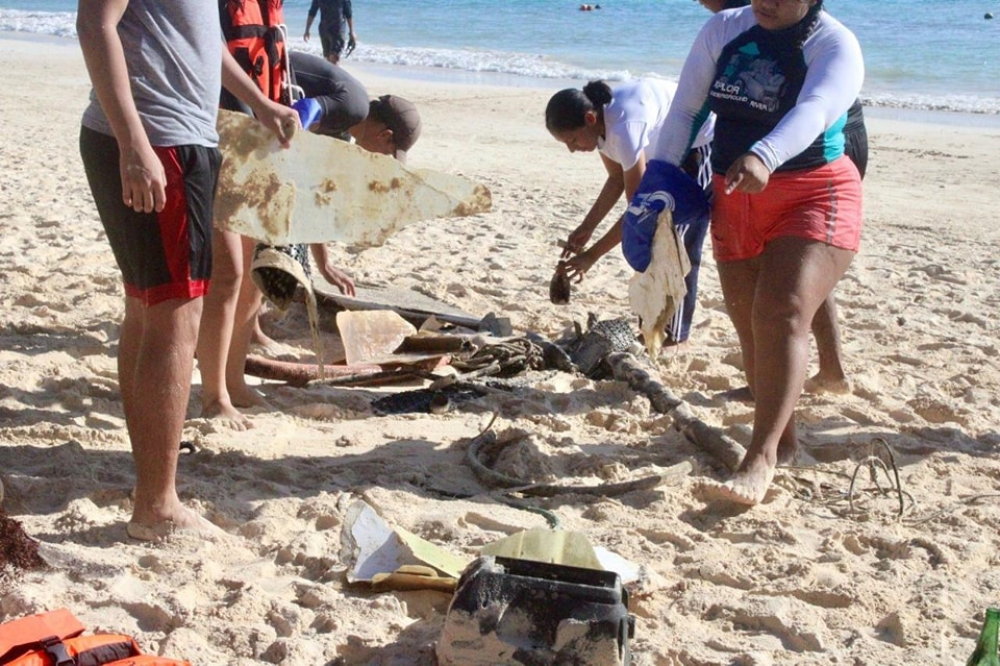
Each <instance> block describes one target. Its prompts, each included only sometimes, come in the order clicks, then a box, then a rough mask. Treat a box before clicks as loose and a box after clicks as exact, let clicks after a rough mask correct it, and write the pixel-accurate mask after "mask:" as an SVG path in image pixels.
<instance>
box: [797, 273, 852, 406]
mask: <svg viewBox="0 0 1000 666" xmlns="http://www.w3.org/2000/svg"><path fill="white" fill-rule="evenodd" d="M812 332H813V335H814V336H815V337H816V349H817V351H818V352H819V372H818V373H817V374H816V375H815V376H814V377H812V378H811V379H809V381H807V382H806V391H808V392H810V393H817V392H822V391H827V392H830V393H850V391H851V384H850V382H848V381H847V374H846V373H845V372H844V365H843V363H842V360H841V350H840V328H839V326H838V325H837V301H836V299H835V298H834V296H833V294H832V293H831V294H830V295H829V296H827V298H826V300H825V301H823V305H821V306H820V308H819V310H817V311H816V316H815V317H813V322H812Z"/></svg>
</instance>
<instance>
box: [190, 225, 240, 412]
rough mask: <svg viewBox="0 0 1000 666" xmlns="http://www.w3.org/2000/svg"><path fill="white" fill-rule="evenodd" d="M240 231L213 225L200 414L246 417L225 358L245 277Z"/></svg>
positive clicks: (201, 346) (200, 349) (200, 347)
mask: <svg viewBox="0 0 1000 666" xmlns="http://www.w3.org/2000/svg"><path fill="white" fill-rule="evenodd" d="M242 243H243V242H242V239H241V237H240V235H239V234H235V233H233V232H231V231H224V230H222V229H219V228H215V229H213V233H212V255H213V259H212V282H211V286H210V287H209V290H208V295H207V296H206V297H205V307H204V311H203V313H202V316H201V331H200V334H199V336H198V368H199V370H200V371H201V383H202V393H201V415H202V416H204V417H208V418H213V417H220V418H225V419H233V420H236V421H245V420H246V419H245V417H244V416H243V415H242V414H240V413H239V411H237V409H236V407H234V406H233V402H232V399H231V398H230V395H229V390H228V389H227V388H226V359H227V358H228V357H229V348H230V345H231V343H232V338H233V321H234V318H235V316H236V302H237V299H238V298H239V291H240V282H241V281H242V279H243V266H244V263H243V244H242Z"/></svg>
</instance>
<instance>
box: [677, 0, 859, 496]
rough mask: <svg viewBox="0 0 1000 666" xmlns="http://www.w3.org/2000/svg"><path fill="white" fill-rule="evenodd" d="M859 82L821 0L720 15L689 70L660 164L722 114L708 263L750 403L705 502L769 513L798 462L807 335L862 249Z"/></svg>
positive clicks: (847, 43) (840, 32) (771, 3)
mask: <svg viewBox="0 0 1000 666" xmlns="http://www.w3.org/2000/svg"><path fill="white" fill-rule="evenodd" d="M863 80H864V61H863V58H862V55H861V48H860V46H859V45H858V41H857V39H856V38H855V37H854V35H853V34H852V33H851V32H850V31H849V30H848V29H847V28H846V27H844V26H843V25H842V24H841V23H840V22H838V21H837V20H836V19H834V18H833V17H832V16H830V15H829V14H828V13H827V12H825V11H823V1H822V0H752V2H751V6H750V7H744V8H741V9H736V10H730V11H725V12H721V13H719V14H716V15H715V16H713V17H712V18H711V19H709V21H708V23H706V25H705V27H704V28H702V30H701V32H700V33H699V35H698V37H697V39H696V40H695V44H694V45H693V46H692V48H691V52H690V54H689V55H688V57H687V59H686V61H685V63H684V67H683V69H682V72H681V78H680V83H679V85H678V94H677V96H676V97H675V99H674V103H673V104H672V105H671V108H670V113H669V115H668V116H667V121H666V125H665V128H664V131H663V133H662V134H661V142H662V143H661V146H660V150H659V151H658V152H659V153H660V154H663V155H664V156H665V159H666V161H668V162H670V163H672V164H679V163H680V161H681V159H683V157H684V155H685V154H686V153H687V151H688V149H689V146H688V142H689V140H688V139H687V138H686V137H690V136H692V135H693V129H694V127H695V124H696V122H697V120H698V119H699V118H701V117H702V115H703V114H704V113H705V112H706V110H711V111H713V112H714V113H715V114H716V126H715V138H714V140H713V144H712V170H713V183H712V184H713V190H714V199H713V207H712V223H711V225H712V226H711V234H712V250H713V254H714V255H715V259H716V262H717V264H718V270H719V280H720V283H721V285H722V293H723V297H724V299H725V303H726V311H727V313H728V314H729V318H730V320H731V321H732V322H733V325H734V327H735V329H736V333H737V335H738V336H739V340H740V348H741V351H742V355H743V364H744V369H745V371H746V375H747V380H748V382H749V385H750V389H751V391H752V392H753V395H754V398H755V402H754V425H753V434H752V435H751V441H750V446H749V448H748V450H747V454H746V456H745V457H744V459H743V461H742V463H741V464H740V468H739V469H738V470H737V472H736V473H735V474H734V475H733V478H732V479H730V480H729V481H727V482H726V483H724V484H718V485H709V486H707V488H706V491H707V492H706V494H707V496H708V497H710V498H717V499H723V500H728V501H732V502H737V503H741V504H757V503H759V502H761V501H763V500H764V498H765V496H766V494H767V490H768V488H769V487H770V484H771V480H772V479H773V477H774V473H775V467H776V465H777V464H778V463H779V462H783V461H789V460H791V459H793V458H794V456H795V454H796V451H797V437H796V432H795V421H794V411H795V404H796V402H797V401H798V397H799V395H800V394H801V392H802V387H803V384H804V381H805V376H806V371H807V368H808V360H809V329H810V325H811V323H812V321H813V317H814V316H815V314H816V311H817V310H818V309H819V308H820V306H821V305H822V304H823V301H824V300H826V299H827V298H828V297H829V295H830V293H831V292H832V291H833V288H834V287H835V286H836V284H837V282H838V281H839V280H840V279H841V277H843V275H844V273H845V272H846V271H847V268H848V267H849V266H850V264H851V261H852V260H853V258H854V255H855V254H856V253H857V251H858V248H859V246H860V240H861V203H862V191H861V175H860V173H859V171H858V169H857V167H856V166H855V165H854V163H853V162H852V161H851V160H850V159H849V158H848V157H847V156H846V155H845V154H844V137H843V129H844V126H845V124H846V122H847V111H848V109H849V108H850V106H851V105H852V104H853V103H854V101H855V100H856V99H857V96H858V93H859V92H860V90H861V84H862V82H863Z"/></svg>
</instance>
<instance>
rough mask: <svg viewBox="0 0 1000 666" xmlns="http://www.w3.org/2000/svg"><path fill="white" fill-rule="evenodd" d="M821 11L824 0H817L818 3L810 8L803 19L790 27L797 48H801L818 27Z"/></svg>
mask: <svg viewBox="0 0 1000 666" xmlns="http://www.w3.org/2000/svg"><path fill="white" fill-rule="evenodd" d="M821 11H823V0H816V4H815V5H813V6H812V7H810V8H809V11H808V12H806V15H805V16H804V17H803V18H802V20H801V21H799V22H798V23H796V24H795V25H793V26H792V27H791V28H789V29H788V30H789V31H790V32H791V35H792V40H793V42H794V43H795V47H796V48H798V49H801V48H802V45H803V44H805V43H806V40H807V39H809V35H811V34H812V33H813V30H815V29H816V26H817V25H818V24H819V13H820V12H821Z"/></svg>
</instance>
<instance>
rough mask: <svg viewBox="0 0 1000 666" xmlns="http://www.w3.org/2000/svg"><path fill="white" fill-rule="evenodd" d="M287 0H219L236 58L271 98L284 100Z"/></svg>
mask: <svg viewBox="0 0 1000 666" xmlns="http://www.w3.org/2000/svg"><path fill="white" fill-rule="evenodd" d="M282 4H283V0H219V15H220V18H221V19H222V34H223V35H224V36H225V38H226V44H228V46H229V52H230V53H232V54H233V57H234V58H236V62H238V63H239V64H240V67H242V68H243V71H245V72H246V73H247V74H249V75H250V78H252V79H253V80H254V81H255V82H256V83H257V87H258V88H260V89H261V91H262V92H263V93H264V94H265V95H267V97H268V99H270V100H271V101H274V102H281V103H284V104H289V103H291V100H290V99H287V86H286V82H285V77H286V73H285V65H284V63H285V37H284V31H283V29H284V16H283V13H282Z"/></svg>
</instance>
